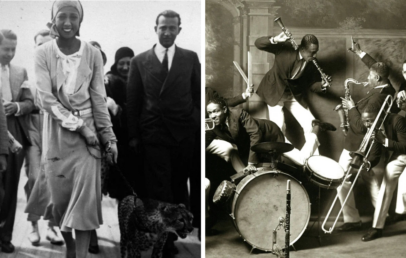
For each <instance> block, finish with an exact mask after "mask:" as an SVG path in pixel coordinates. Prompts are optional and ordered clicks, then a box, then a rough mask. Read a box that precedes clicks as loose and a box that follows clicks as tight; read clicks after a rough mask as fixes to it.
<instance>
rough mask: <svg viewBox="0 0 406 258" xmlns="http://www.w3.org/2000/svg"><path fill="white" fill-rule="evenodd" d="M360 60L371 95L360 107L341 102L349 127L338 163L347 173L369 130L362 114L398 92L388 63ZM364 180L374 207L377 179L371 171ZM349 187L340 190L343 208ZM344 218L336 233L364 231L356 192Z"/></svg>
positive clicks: (346, 207) (370, 58) (377, 185)
mask: <svg viewBox="0 0 406 258" xmlns="http://www.w3.org/2000/svg"><path fill="white" fill-rule="evenodd" d="M361 60H362V61H363V62H364V63H365V64H366V65H367V66H368V68H369V70H370V71H369V75H368V85H367V86H366V87H369V91H368V93H367V95H366V96H365V97H364V98H362V99H360V100H359V101H358V102H357V103H355V102H354V101H353V100H352V98H350V99H349V100H347V99H343V101H342V103H343V107H344V108H347V109H348V117H349V118H348V120H349V125H350V126H349V128H348V132H347V136H346V138H345V141H344V149H343V151H342V153H341V156H340V159H339V162H338V163H339V164H340V165H341V166H342V168H343V169H344V171H347V170H348V168H349V166H350V163H351V161H352V159H353V156H352V155H351V152H354V151H356V150H358V148H359V147H360V145H361V142H362V140H363V138H364V135H365V133H366V131H367V128H366V127H365V126H364V125H363V122H362V120H361V113H362V112H363V111H364V109H365V107H366V106H367V105H369V104H372V103H374V102H377V104H382V103H383V101H384V98H385V97H386V96H387V95H391V96H394V95H395V92H396V90H395V89H394V88H393V86H392V84H391V83H390V81H389V79H388V77H389V67H388V66H387V65H386V64H385V63H382V62H376V61H375V60H374V59H373V58H372V57H371V56H369V55H368V54H364V55H363V56H362V58H361ZM361 177H362V178H363V180H364V182H365V183H366V185H367V187H368V189H369V192H370V195H371V200H372V205H373V206H375V205H376V198H377V196H378V192H379V182H378V179H377V178H376V176H375V175H374V172H373V171H372V170H371V171H369V172H368V173H362V174H361ZM350 187H351V183H350V182H346V183H345V184H344V185H343V187H342V188H341V187H338V188H337V191H338V193H339V199H340V202H341V204H342V203H343V202H344V199H345V198H346V196H347V195H348V192H349V189H350ZM343 218H344V224H342V225H341V226H340V227H338V228H337V230H339V231H349V230H359V229H361V227H362V222H361V217H360V215H359V211H358V209H357V208H356V204H355V199H354V194H353V192H351V193H350V194H349V196H348V200H347V202H346V204H345V205H344V207H343Z"/></svg>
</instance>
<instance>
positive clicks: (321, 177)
mask: <svg viewBox="0 0 406 258" xmlns="http://www.w3.org/2000/svg"><path fill="white" fill-rule="evenodd" d="M312 157H323V158H326V159H330V160H332V161H334V162H336V161H335V160H334V159H332V158H329V157H325V156H321V155H313V156H311V157H309V158H308V159H306V161H305V167H306V169H308V170H310V171H312V175H315V177H318V178H320V179H323V180H326V181H330V180H331V181H333V182H338V183H341V182H342V180H343V178H344V176H345V171H344V169H342V167H341V166H340V164H338V163H337V162H336V163H337V164H338V166H339V167H340V168H341V169H342V171H343V176H342V177H341V178H340V179H331V178H327V177H324V176H322V175H320V174H318V173H317V172H315V171H313V170H312V169H310V168H309V165H308V163H309V162H308V161H309V159H311V158H312ZM305 173H306V174H309V173H307V171H305Z"/></svg>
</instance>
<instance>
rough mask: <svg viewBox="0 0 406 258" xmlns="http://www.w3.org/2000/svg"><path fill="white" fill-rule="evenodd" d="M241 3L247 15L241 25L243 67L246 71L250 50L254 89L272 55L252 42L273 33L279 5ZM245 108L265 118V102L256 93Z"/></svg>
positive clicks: (249, 0)
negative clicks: (244, 23) (243, 24)
mask: <svg viewBox="0 0 406 258" xmlns="http://www.w3.org/2000/svg"><path fill="white" fill-rule="evenodd" d="M242 3H243V4H244V14H245V15H246V17H247V18H246V19H247V25H246V26H243V28H244V31H243V35H244V36H246V37H245V39H244V40H243V47H242V54H241V55H242V56H243V58H242V59H243V60H242V61H243V69H244V70H245V71H247V72H248V60H247V59H248V58H247V56H248V51H250V53H251V56H252V74H251V75H249V76H251V78H252V82H253V84H254V87H255V90H256V89H257V88H258V85H259V83H260V82H261V80H262V78H263V77H264V75H265V74H266V72H268V70H269V69H270V67H272V66H273V62H274V56H273V55H271V54H267V53H266V52H264V51H260V50H258V49H257V48H256V47H255V45H254V43H255V40H256V39H257V38H259V37H261V36H266V35H273V34H275V33H273V28H274V19H275V17H276V12H277V10H278V9H279V8H280V7H279V6H275V0H268V1H258V0H246V1H242ZM242 88H243V90H245V89H246V85H245V84H244V86H243V87H242ZM246 108H247V109H248V110H249V112H250V113H251V114H252V115H253V116H254V117H258V118H267V114H268V111H267V108H266V104H265V103H264V102H263V101H262V100H261V99H260V98H259V96H258V95H256V94H254V96H252V97H251V98H250V100H249V102H248V103H247V104H246Z"/></svg>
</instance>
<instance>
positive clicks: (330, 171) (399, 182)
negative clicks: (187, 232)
mask: <svg viewBox="0 0 406 258" xmlns="http://www.w3.org/2000/svg"><path fill="white" fill-rule="evenodd" d="M205 9H206V10H205V12H206V13H205V16H206V17H205V18H206V25H205V44H206V45H205V51H206V52H205V58H206V59H205V61H206V63H205V105H206V106H205V111H206V112H205V165H206V167H205V178H204V187H205V196H206V203H205V214H206V215H205V228H206V247H205V257H206V258H220V257H221V258H227V257H301V258H303V257H329V258H331V257H348V258H349V257H351V258H352V257H405V249H404V246H403V244H404V234H405V227H406V222H405V219H406V215H405V214H406V210H405V204H406V185H405V184H406V178H405V176H404V175H403V174H402V172H403V170H404V169H405V167H406V163H405V161H406V119H405V110H406V109H405V107H406V105H405V101H406V98H405V96H406V95H405V85H406V83H405V78H406V61H405V60H406V51H405V50H406V17H405V15H404V14H405V13H406V6H405V5H404V3H403V1H399V0H393V1H379V0H358V1H355V0H343V1H323V0H269V1H257V0H252V1H251V0H247V1H240V0H206V5H205Z"/></svg>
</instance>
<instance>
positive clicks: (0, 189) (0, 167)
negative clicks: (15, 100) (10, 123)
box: [0, 93, 8, 205]
mask: <svg viewBox="0 0 406 258" xmlns="http://www.w3.org/2000/svg"><path fill="white" fill-rule="evenodd" d="M0 98H1V93H0ZM7 155H8V135H7V118H6V114H5V113H4V107H3V105H0V178H1V177H2V175H3V172H4V171H5V170H6V168H7ZM3 198H4V186H3V183H2V180H0V205H1V203H2V202H3Z"/></svg>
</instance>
